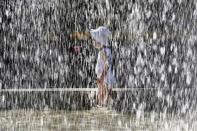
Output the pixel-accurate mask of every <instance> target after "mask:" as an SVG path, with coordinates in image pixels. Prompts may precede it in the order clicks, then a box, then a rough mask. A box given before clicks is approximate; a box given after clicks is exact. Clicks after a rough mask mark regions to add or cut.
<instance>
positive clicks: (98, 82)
mask: <svg viewBox="0 0 197 131" xmlns="http://www.w3.org/2000/svg"><path fill="white" fill-rule="evenodd" d="M97 86H98V95H97V104H98V105H100V106H102V95H103V93H102V92H103V89H102V88H103V87H102V83H101V82H100V81H97Z"/></svg>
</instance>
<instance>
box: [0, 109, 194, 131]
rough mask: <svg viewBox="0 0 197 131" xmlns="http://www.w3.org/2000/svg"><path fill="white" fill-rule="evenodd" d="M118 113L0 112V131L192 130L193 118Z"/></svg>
mask: <svg viewBox="0 0 197 131" xmlns="http://www.w3.org/2000/svg"><path fill="white" fill-rule="evenodd" d="M192 116H193V115H190V116H189V117H188V116H186V117H184V119H183V118H181V117H180V116H179V117H176V116H169V115H166V114H156V113H154V112H152V113H148V114H146V113H142V112H137V113H136V115H134V114H121V113H117V112H115V111H112V110H107V109H105V108H101V109H97V108H93V109H92V110H87V111H63V110H56V111H55V110H45V111H35V110H10V111H1V112H0V130H20V131H21V130H44V131H45V130H47V131H50V130H51V131H54V130H93V131H95V130H103V131H105V130H113V131H114V130H128V131H131V130H150V131H154V130H155V131H157V130H164V131H169V130H194V129H196V128H197V123H196V122H195V119H196V117H194V116H193V117H192Z"/></svg>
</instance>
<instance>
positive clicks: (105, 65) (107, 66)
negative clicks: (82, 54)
mask: <svg viewBox="0 0 197 131" xmlns="http://www.w3.org/2000/svg"><path fill="white" fill-rule="evenodd" d="M101 57H102V59H103V60H104V69H103V72H102V74H101V77H100V78H99V80H98V82H99V83H102V82H103V81H104V78H105V76H106V75H107V72H108V69H109V61H108V59H107V56H106V53H105V52H104V51H102V52H101Z"/></svg>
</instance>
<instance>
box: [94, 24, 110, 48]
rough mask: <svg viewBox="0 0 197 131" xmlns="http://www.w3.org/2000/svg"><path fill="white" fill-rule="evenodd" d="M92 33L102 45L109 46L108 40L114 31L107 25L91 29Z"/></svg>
mask: <svg viewBox="0 0 197 131" xmlns="http://www.w3.org/2000/svg"><path fill="white" fill-rule="evenodd" d="M90 34H91V36H92V38H93V39H94V40H95V41H96V42H98V43H100V44H101V45H105V46H108V45H109V42H108V40H109V37H110V36H111V34H112V33H111V31H109V29H108V28H107V27H105V26H100V27H98V28H97V29H91V30H90Z"/></svg>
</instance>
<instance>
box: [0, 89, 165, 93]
mask: <svg viewBox="0 0 197 131" xmlns="http://www.w3.org/2000/svg"><path fill="white" fill-rule="evenodd" d="M134 90H165V89H161V88H112V91H134ZM57 91H59V92H76V91H78V92H89V91H90V92H92V91H98V88H37V89H36V88H29V89H0V92H57Z"/></svg>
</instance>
